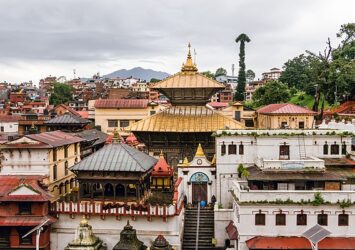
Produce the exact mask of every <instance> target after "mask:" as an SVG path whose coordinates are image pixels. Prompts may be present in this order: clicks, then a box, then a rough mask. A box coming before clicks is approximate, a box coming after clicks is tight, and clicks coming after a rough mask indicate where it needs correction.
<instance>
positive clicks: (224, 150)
mask: <svg viewBox="0 0 355 250" xmlns="http://www.w3.org/2000/svg"><path fill="white" fill-rule="evenodd" d="M221 154H222V155H225V154H226V145H224V144H222V146H221Z"/></svg>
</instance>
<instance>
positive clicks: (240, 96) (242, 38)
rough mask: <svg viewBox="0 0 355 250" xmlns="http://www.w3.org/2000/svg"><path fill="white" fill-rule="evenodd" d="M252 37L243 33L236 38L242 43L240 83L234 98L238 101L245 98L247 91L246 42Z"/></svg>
mask: <svg viewBox="0 0 355 250" xmlns="http://www.w3.org/2000/svg"><path fill="white" fill-rule="evenodd" d="M250 41H251V40H250V38H249V37H248V36H247V35H246V34H244V33H242V34H240V35H239V36H238V37H237V38H236V39H235V42H236V43H240V47H239V72H238V85H237V88H236V92H235V95H234V99H235V100H236V101H243V100H244V92H245V83H246V75H245V43H246V42H247V43H248V42H250Z"/></svg>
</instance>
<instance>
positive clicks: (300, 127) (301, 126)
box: [298, 121, 304, 129]
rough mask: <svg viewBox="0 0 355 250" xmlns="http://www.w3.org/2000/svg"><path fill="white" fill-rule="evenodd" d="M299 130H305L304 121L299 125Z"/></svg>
mask: <svg viewBox="0 0 355 250" xmlns="http://www.w3.org/2000/svg"><path fill="white" fill-rule="evenodd" d="M298 128H299V129H304V122H303V121H302V122H299V123H298Z"/></svg>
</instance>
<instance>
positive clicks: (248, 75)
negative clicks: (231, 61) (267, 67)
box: [246, 69, 255, 82]
mask: <svg viewBox="0 0 355 250" xmlns="http://www.w3.org/2000/svg"><path fill="white" fill-rule="evenodd" d="M246 79H247V82H252V81H254V79H255V73H254V71H252V70H251V69H248V70H247V72H246Z"/></svg>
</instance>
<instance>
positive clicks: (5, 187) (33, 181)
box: [0, 175, 52, 224]
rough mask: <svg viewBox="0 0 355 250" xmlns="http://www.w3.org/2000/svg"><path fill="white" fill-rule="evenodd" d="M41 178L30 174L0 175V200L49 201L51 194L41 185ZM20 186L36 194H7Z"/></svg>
mask: <svg viewBox="0 0 355 250" xmlns="http://www.w3.org/2000/svg"><path fill="white" fill-rule="evenodd" d="M42 179H43V176H31V175H24V176H21V175H11V176H0V184H1V185H0V201H49V200H50V198H52V196H51V195H50V194H49V193H48V192H47V191H45V190H44V189H43V188H42V187H41V185H40V181H41V180H42ZM21 186H25V187H27V188H29V189H31V190H33V191H34V192H36V193H38V195H33V194H32V195H9V194H10V193H11V192H13V191H15V190H16V189H18V188H20V187H21ZM0 224H1V223H0Z"/></svg>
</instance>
